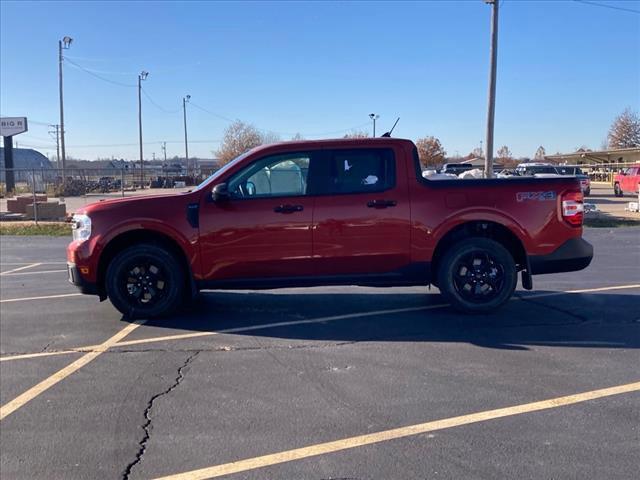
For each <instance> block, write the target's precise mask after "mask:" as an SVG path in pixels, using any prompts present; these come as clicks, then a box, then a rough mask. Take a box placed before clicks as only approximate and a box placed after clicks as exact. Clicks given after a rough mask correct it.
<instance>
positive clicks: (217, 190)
mask: <svg viewBox="0 0 640 480" xmlns="http://www.w3.org/2000/svg"><path fill="white" fill-rule="evenodd" d="M229 198H230V195H229V188H228V186H227V184H226V183H219V184H218V185H216V186H215V187H213V190H211V200H213V201H214V202H225V201H227V200H229Z"/></svg>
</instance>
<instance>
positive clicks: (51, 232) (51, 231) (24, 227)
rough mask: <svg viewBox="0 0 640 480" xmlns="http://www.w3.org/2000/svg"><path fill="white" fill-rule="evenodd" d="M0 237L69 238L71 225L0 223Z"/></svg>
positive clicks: (60, 223)
mask: <svg viewBox="0 0 640 480" xmlns="http://www.w3.org/2000/svg"><path fill="white" fill-rule="evenodd" d="M0 235H20V236H27V235H41V236H49V237H71V225H70V224H68V223H62V222H51V223H42V222H41V223H39V224H38V225H36V224H35V223H31V222H0Z"/></svg>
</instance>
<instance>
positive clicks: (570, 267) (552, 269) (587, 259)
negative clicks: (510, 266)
mask: <svg viewBox="0 0 640 480" xmlns="http://www.w3.org/2000/svg"><path fill="white" fill-rule="evenodd" d="M592 258H593V246H592V245H591V244H590V243H589V242H587V241H586V240H584V239H583V238H572V239H570V240H567V241H566V242H564V243H563V244H562V245H560V246H559V247H558V248H557V249H556V250H554V251H553V252H551V253H550V254H548V255H530V256H529V266H530V272H531V275H541V274H543V273H560V272H575V271H577V270H582V269H584V268H587V267H588V266H589V264H590V263H591V259H592Z"/></svg>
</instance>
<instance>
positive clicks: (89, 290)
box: [67, 262, 100, 295]
mask: <svg viewBox="0 0 640 480" xmlns="http://www.w3.org/2000/svg"><path fill="white" fill-rule="evenodd" d="M67 274H68V277H69V283H71V284H73V285H75V286H76V287H78V290H80V292H81V293H84V294H86V295H100V292H99V291H98V286H97V285H96V284H95V283H92V282H88V281H87V280H85V279H84V278H82V275H81V274H80V270H78V267H77V265H76V264H75V263H72V262H67Z"/></svg>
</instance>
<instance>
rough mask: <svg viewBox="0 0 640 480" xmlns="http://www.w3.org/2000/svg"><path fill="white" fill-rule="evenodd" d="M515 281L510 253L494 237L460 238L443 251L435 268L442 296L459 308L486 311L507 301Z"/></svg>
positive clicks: (470, 311)
mask: <svg viewBox="0 0 640 480" xmlns="http://www.w3.org/2000/svg"><path fill="white" fill-rule="evenodd" d="M517 282H518V272H517V271H516V264H515V261H514V260H513V256H512V255H511V253H509V251H508V250H507V249H505V248H504V247H503V246H502V245H501V244H499V243H498V242H496V241H494V240H490V239H488V238H482V237H473V238H468V239H466V240H462V241H461V242H459V243H456V244H455V245H453V247H451V248H450V249H449V250H448V251H447V252H446V253H445V255H444V258H443V259H442V263H441V264H440V267H439V269H438V284H439V285H440V292H441V293H442V296H443V297H444V298H445V299H446V300H447V301H448V302H450V303H451V305H452V306H453V307H454V308H455V309H456V310H458V311H461V312H464V313H487V312H491V311H493V310H496V309H497V308H499V307H500V306H502V305H503V304H504V303H505V302H507V301H508V300H509V299H510V298H511V295H513V291H514V290H515V288H516V284H517Z"/></svg>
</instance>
